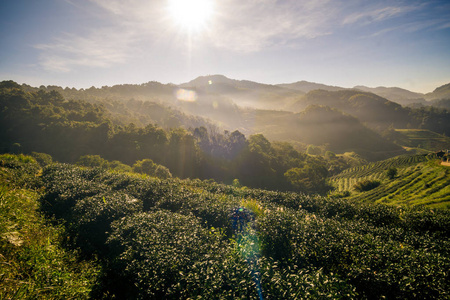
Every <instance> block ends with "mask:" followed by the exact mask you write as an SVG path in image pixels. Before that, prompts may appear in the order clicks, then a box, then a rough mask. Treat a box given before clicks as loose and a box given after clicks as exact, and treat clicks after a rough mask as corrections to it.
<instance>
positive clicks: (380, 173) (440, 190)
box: [330, 155, 450, 208]
mask: <svg viewBox="0 0 450 300" xmlns="http://www.w3.org/2000/svg"><path fill="white" fill-rule="evenodd" d="M390 168H395V169H396V170H397V175H396V176H395V177H394V178H393V179H389V178H388V176H387V175H386V173H387V171H388V170H389V169H390ZM364 180H368V181H372V182H374V181H378V182H379V183H380V184H379V185H378V186H377V187H375V188H373V189H371V190H369V191H364V192H357V191H356V190H355V189H354V187H355V184H357V183H358V182H362V181H364ZM330 182H331V183H332V185H333V186H335V188H336V189H337V191H339V192H344V191H349V192H350V196H348V197H347V198H348V199H351V200H356V201H363V202H372V203H373V202H374V203H384V204H390V205H402V206H415V205H426V206H429V207H439V208H445V207H447V208H448V207H450V168H449V167H445V166H441V165H439V164H438V161H437V160H435V159H434V158H430V156H425V155H420V156H402V157H398V158H393V159H389V160H385V161H381V162H376V163H371V164H368V165H365V166H362V167H356V168H352V169H348V170H345V171H343V172H342V173H340V174H338V175H336V176H334V177H332V178H331V179H330Z"/></svg>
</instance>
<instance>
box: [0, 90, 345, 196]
mask: <svg viewBox="0 0 450 300" xmlns="http://www.w3.org/2000/svg"><path fill="white" fill-rule="evenodd" d="M0 104H1V111H0V125H1V127H2V128H3V129H4V130H2V131H1V132H0V151H1V152H3V153H6V152H10V153H19V152H20V153H31V152H38V153H47V154H49V155H51V157H52V158H53V159H54V160H56V161H59V162H68V163H75V162H77V161H79V160H80V157H83V156H89V155H91V156H94V155H98V156H100V157H101V158H102V159H105V160H106V161H109V162H115V164H116V165H117V164H118V163H122V164H126V165H129V166H132V165H135V164H136V163H137V162H138V161H142V160H145V159H149V160H151V162H152V163H154V164H155V166H164V167H166V168H168V170H167V172H169V173H170V174H172V175H173V176H176V177H179V178H200V179H214V180H216V181H219V182H224V183H232V182H233V180H235V179H237V180H238V182H239V183H240V184H242V185H245V186H249V187H255V188H264V189H274V190H301V191H305V192H326V191H327V190H328V189H329V187H328V186H327V184H326V182H325V179H326V177H327V175H328V174H329V172H330V171H331V172H336V171H338V170H341V169H343V168H345V167H348V162H347V161H346V160H344V159H342V158H338V157H336V156H335V155H328V156H326V157H320V156H311V155H306V154H305V153H301V152H299V151H297V150H296V149H295V148H294V147H293V146H292V145H291V144H289V143H286V142H270V141H269V140H268V139H267V138H265V137H264V136H263V135H262V134H254V135H251V136H249V137H246V136H245V135H244V134H242V133H241V132H239V131H238V130H236V131H233V132H229V131H224V132H222V133H220V132H219V131H218V130H208V129H207V128H206V127H205V126H201V127H196V128H190V129H184V128H181V127H176V128H171V129H163V128H161V127H159V126H157V125H155V124H149V125H147V126H145V127H139V126H136V125H135V124H133V123H129V124H127V125H118V124H115V123H114V122H113V121H112V120H111V114H110V113H109V112H108V111H107V110H106V109H105V107H104V106H103V105H99V104H93V103H89V102H87V101H83V100H66V99H64V97H63V96H62V95H61V94H60V93H59V92H57V91H55V90H52V91H45V90H37V91H26V90H25V89H24V88H23V87H22V86H20V85H19V84H17V83H15V82H13V81H3V82H1V83H0ZM150 165H151V164H150ZM135 169H136V168H135ZM160 169H161V168H160ZM154 170H156V167H155V169H154ZM167 172H164V173H167Z"/></svg>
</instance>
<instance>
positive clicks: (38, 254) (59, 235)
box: [0, 154, 100, 299]
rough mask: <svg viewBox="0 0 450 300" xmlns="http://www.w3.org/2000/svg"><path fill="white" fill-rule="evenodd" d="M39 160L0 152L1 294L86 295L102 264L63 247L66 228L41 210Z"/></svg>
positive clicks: (32, 296) (10, 296)
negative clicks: (48, 217)
mask: <svg viewBox="0 0 450 300" xmlns="http://www.w3.org/2000/svg"><path fill="white" fill-rule="evenodd" d="M38 172H39V165H38V164H37V163H36V161H35V160H34V159H33V158H31V157H29V156H23V155H20V156H15V155H9V154H6V155H0V278H1V279H0V298H1V299H88V298H89V297H90V296H89V295H90V293H91V291H92V289H93V287H94V286H95V284H96V283H97V282H96V279H97V277H98V274H99V271H100V270H99V267H98V266H96V264H95V263H93V262H86V261H80V260H79V258H78V257H77V254H76V253H74V252H73V251H69V250H67V249H65V248H64V247H63V245H64V242H63V241H64V240H65V238H66V234H67V233H66V231H65V230H64V228H63V227H62V226H51V225H49V222H48V221H47V220H46V219H45V218H43V216H42V215H41V214H40V213H39V202H38V199H39V197H40V194H39V190H36V188H40V187H41V185H40V183H39V179H38V178H37V177H36V176H37V175H38Z"/></svg>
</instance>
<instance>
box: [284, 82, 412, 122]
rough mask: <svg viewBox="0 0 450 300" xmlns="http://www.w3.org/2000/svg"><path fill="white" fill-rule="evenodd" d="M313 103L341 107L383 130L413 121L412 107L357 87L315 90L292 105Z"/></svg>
mask: <svg viewBox="0 0 450 300" xmlns="http://www.w3.org/2000/svg"><path fill="white" fill-rule="evenodd" d="M311 104H315V105H326V106H329V107H333V108H336V109H339V110H341V111H343V112H345V113H348V114H350V115H353V116H355V117H357V118H358V119H359V120H361V121H362V122H364V123H366V124H367V125H368V126H369V127H371V128H374V129H377V130H384V129H386V128H388V127H389V126H390V125H393V126H394V127H395V128H406V126H407V124H408V123H409V122H410V121H411V118H410V117H409V110H407V109H405V108H403V107H402V106H401V105H399V104H397V103H394V102H392V101H389V100H387V99H385V98H382V97H380V96H377V95H375V94H372V93H368V92H362V91H358V90H342V91H325V90H314V91H311V92H309V93H308V94H306V95H305V96H304V97H303V98H301V99H299V100H298V101H297V102H296V103H295V104H294V105H293V106H291V109H292V110H294V111H301V110H303V109H304V108H306V107H307V106H308V105H311Z"/></svg>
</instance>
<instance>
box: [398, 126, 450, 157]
mask: <svg viewBox="0 0 450 300" xmlns="http://www.w3.org/2000/svg"><path fill="white" fill-rule="evenodd" d="M395 132H397V133H398V135H397V137H398V140H397V141H396V143H397V144H399V145H402V146H405V147H411V148H418V149H424V150H427V151H430V152H434V151H438V150H442V149H450V138H448V137H446V136H445V135H442V134H438V133H436V132H433V131H430V130H425V129H396V130H395Z"/></svg>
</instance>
